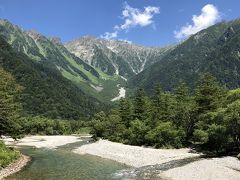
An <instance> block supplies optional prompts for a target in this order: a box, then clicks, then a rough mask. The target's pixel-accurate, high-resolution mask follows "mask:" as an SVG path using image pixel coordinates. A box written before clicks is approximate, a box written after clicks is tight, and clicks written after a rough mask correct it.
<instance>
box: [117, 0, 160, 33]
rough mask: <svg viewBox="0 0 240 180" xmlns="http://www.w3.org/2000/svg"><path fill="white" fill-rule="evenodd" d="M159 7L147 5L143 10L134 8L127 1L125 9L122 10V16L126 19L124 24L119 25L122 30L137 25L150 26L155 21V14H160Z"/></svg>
mask: <svg viewBox="0 0 240 180" xmlns="http://www.w3.org/2000/svg"><path fill="white" fill-rule="evenodd" d="M159 13H160V10H159V7H153V6H147V7H144V10H143V11H141V10H140V9H137V8H132V7H131V6H129V5H128V4H127V3H125V6H124V9H123V11H122V17H123V19H124V21H125V22H124V24H121V25H120V26H117V28H120V29H122V30H128V29H129V28H131V27H135V26H141V27H144V26H148V25H150V24H152V23H153V20H152V19H153V16H154V15H155V14H159Z"/></svg>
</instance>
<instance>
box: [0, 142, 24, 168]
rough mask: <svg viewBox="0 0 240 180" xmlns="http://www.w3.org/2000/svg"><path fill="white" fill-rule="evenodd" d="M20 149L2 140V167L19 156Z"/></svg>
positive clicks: (0, 165)
mask: <svg viewBox="0 0 240 180" xmlns="http://www.w3.org/2000/svg"><path fill="white" fill-rule="evenodd" d="M19 155H20V153H19V151H16V150H14V149H11V148H8V147H6V146H5V144H4V143H3V142H1V141H0V167H1V168H5V167H6V166H8V165H9V164H10V163H12V162H13V161H15V160H16V159H17V158H18V157H19Z"/></svg>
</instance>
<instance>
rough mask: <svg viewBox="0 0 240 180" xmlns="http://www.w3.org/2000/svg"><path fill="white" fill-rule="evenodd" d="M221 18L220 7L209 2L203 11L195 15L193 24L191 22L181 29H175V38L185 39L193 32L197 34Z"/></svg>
mask: <svg viewBox="0 0 240 180" xmlns="http://www.w3.org/2000/svg"><path fill="white" fill-rule="evenodd" d="M219 20H220V13H219V11H218V9H217V8H216V7H215V6H214V5H212V4H207V5H205V6H204V7H203V8H202V12H201V14H200V15H199V16H197V15H193V17H192V21H193V24H192V25H191V24H189V25H186V26H183V27H181V29H180V30H179V31H175V32H174V34H175V38H177V39H183V38H186V37H188V36H190V35H192V34H195V33H197V32H199V31H201V30H202V29H205V28H207V27H209V26H212V25H214V24H215V23H216V22H217V21H219Z"/></svg>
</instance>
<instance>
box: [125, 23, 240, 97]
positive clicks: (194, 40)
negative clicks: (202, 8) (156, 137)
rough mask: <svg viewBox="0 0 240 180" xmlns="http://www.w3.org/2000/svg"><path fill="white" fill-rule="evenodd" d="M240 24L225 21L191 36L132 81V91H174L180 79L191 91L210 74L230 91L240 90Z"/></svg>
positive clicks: (130, 81)
mask: <svg viewBox="0 0 240 180" xmlns="http://www.w3.org/2000/svg"><path fill="white" fill-rule="evenodd" d="M239 41H240V20H239V19H236V20H233V21H228V22H226V21H223V22H220V23H217V24H215V25H213V26H210V27H209V28H206V29H203V30H202V31H199V32H198V33H196V34H194V35H192V36H190V37H189V38H188V39H186V40H185V41H183V42H182V43H180V44H178V45H176V47H175V48H174V49H173V50H172V51H171V52H169V53H168V54H166V56H164V57H163V58H162V59H161V60H160V61H158V62H156V63H154V64H153V65H151V66H150V67H149V68H146V69H145V70H143V71H142V72H141V73H139V74H137V75H136V76H134V77H132V78H131V79H129V81H128V86H129V89H130V90H131V89H132V88H136V87H139V86H142V87H143V88H144V90H145V91H146V93H147V94H153V93H154V92H153V89H154V85H155V84H156V83H160V84H161V87H162V89H163V90H166V91H172V90H173V89H174V87H175V86H177V84H178V82H179V80H180V79H182V80H184V82H185V83H186V84H187V85H188V87H189V88H190V90H193V89H194V87H195V82H196V81H197V79H198V76H199V75H200V74H201V73H206V72H209V73H211V74H212V75H214V76H215V77H216V78H217V80H218V82H219V83H220V84H222V85H226V86H227V87H228V88H230V89H234V88H238V87H239V86H240V81H239V80H240V73H239V72H240V69H239V67H240V52H239V48H240V46H239Z"/></svg>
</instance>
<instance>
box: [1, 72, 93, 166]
mask: <svg viewBox="0 0 240 180" xmlns="http://www.w3.org/2000/svg"><path fill="white" fill-rule="evenodd" d="M0 77H1V78H0V137H2V136H3V135H5V136H11V137H12V138H14V139H18V138H20V137H22V136H24V135H28V134H46V135H58V134H59V135H62V134H73V133H82V132H85V131H86V128H85V127H86V126H89V122H86V121H80V120H78V121H77V120H61V119H49V118H46V117H43V116H32V115H30V114H26V112H25V111H24V109H23V106H22V103H21V95H22V91H24V87H23V86H21V85H19V84H18V83H17V82H16V79H15V78H14V77H13V76H12V75H11V74H10V73H9V72H7V71H5V70H4V69H2V68H0ZM19 155H20V153H19V152H18V151H16V150H14V149H13V148H9V147H6V146H5V145H4V143H3V142H1V141H0V156H1V158H0V169H1V168H2V167H6V166H7V165H8V164H9V163H11V162H12V161H14V160H15V159H17V158H18V157H19Z"/></svg>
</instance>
